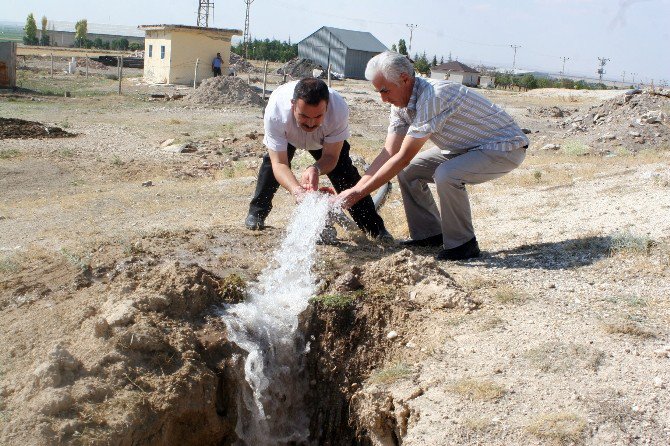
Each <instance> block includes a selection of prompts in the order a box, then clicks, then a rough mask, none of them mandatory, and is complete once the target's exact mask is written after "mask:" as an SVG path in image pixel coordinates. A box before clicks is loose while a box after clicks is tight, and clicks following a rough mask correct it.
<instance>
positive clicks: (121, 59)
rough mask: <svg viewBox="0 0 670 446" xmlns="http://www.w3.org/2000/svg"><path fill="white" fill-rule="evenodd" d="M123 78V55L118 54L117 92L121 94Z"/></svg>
mask: <svg viewBox="0 0 670 446" xmlns="http://www.w3.org/2000/svg"><path fill="white" fill-rule="evenodd" d="M122 78H123V56H119V94H121V79H122Z"/></svg>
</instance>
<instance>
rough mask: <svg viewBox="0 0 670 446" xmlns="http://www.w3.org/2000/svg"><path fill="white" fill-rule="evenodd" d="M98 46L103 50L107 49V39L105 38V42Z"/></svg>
mask: <svg viewBox="0 0 670 446" xmlns="http://www.w3.org/2000/svg"><path fill="white" fill-rule="evenodd" d="M100 48H102V49H104V50H108V49H109V40H105V42H103V44H102V46H101V47H100Z"/></svg>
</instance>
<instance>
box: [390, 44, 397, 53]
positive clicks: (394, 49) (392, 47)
mask: <svg viewBox="0 0 670 446" xmlns="http://www.w3.org/2000/svg"><path fill="white" fill-rule="evenodd" d="M391 51H393V52H394V53H397V52H398V47H397V46H395V43H394V44H393V45H391Z"/></svg>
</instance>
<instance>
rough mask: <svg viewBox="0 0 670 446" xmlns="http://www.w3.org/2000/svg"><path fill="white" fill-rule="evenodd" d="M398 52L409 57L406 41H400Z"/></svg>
mask: <svg viewBox="0 0 670 446" xmlns="http://www.w3.org/2000/svg"><path fill="white" fill-rule="evenodd" d="M398 52H399V53H400V54H404V55H405V56H407V45H406V44H405V39H400V40H398Z"/></svg>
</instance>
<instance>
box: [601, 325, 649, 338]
mask: <svg viewBox="0 0 670 446" xmlns="http://www.w3.org/2000/svg"><path fill="white" fill-rule="evenodd" d="M605 331H606V332H607V333H609V334H621V335H626V336H633V337H636V338H642V339H649V338H655V337H656V333H654V332H653V331H651V330H648V329H646V328H644V327H642V326H641V325H640V324H638V323H635V322H633V321H621V322H614V323H611V324H605Z"/></svg>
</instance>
